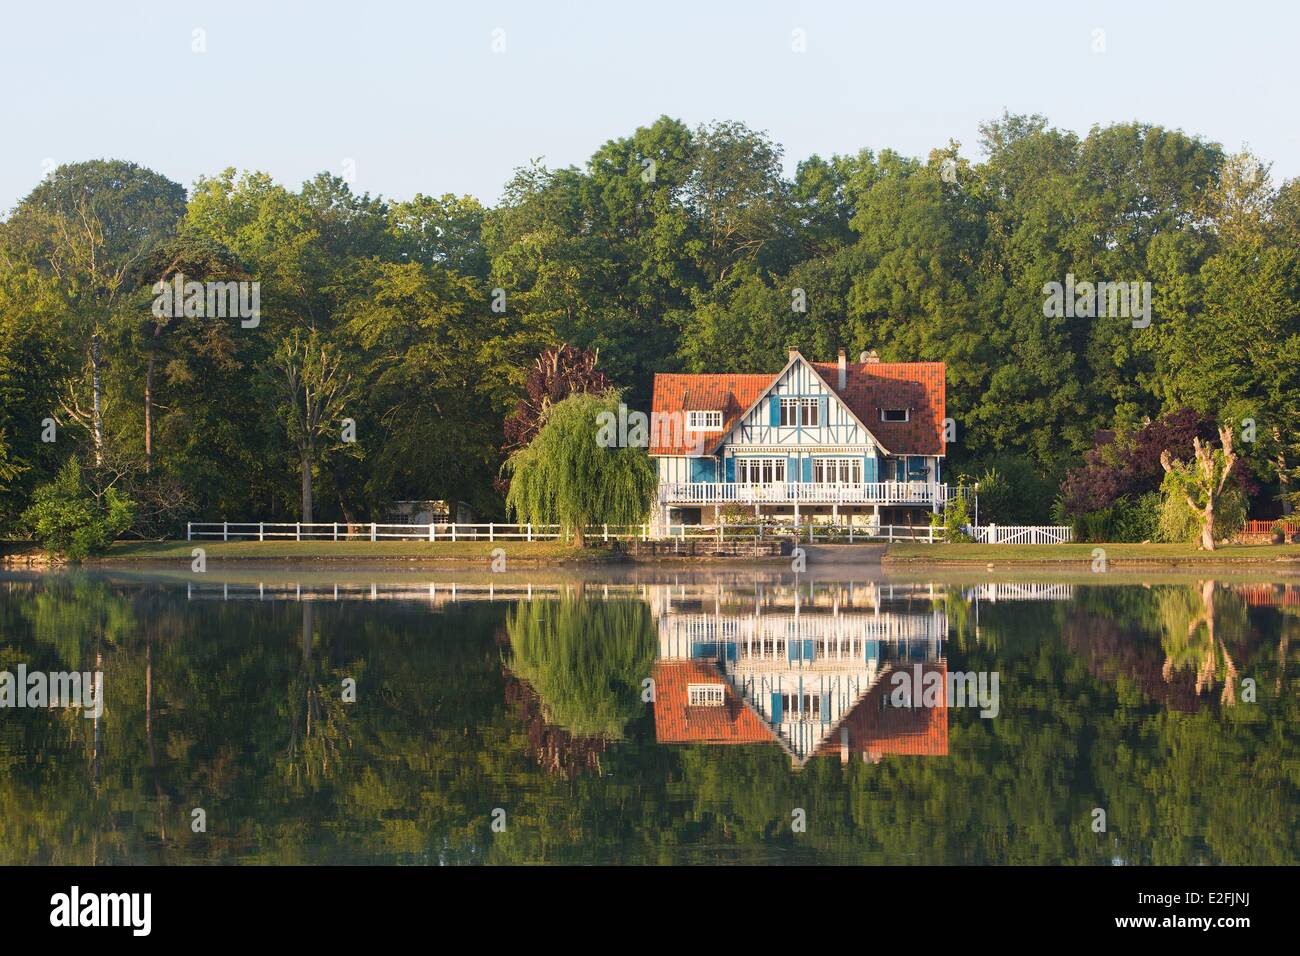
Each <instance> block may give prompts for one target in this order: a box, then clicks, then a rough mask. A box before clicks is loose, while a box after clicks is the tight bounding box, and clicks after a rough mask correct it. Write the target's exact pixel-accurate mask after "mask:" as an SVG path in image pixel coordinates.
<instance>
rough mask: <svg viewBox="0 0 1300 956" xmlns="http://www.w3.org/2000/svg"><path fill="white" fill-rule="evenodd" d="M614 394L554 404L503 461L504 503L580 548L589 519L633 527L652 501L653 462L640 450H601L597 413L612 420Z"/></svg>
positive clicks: (523, 518) (584, 396) (525, 519)
mask: <svg viewBox="0 0 1300 956" xmlns="http://www.w3.org/2000/svg"><path fill="white" fill-rule="evenodd" d="M618 405H619V395H618V393H617V392H613V391H610V392H606V393H605V394H604V395H602V396H595V395H588V394H577V395H571V396H569V397H568V398H566V399H565V400H564V401H562V402H559V403H558V404H556V405H552V406H551V407H550V408H549V409H548V410H547V412H546V413H545V416H544V419H543V423H542V428H541V431H539V432H538V433H537V437H536V438H534V439H533V440H532V441H531V442H530V443H529V444H528V445H526V446H525V447H523V448H521V449H519V450H518V451H516V452H515V453H514V454H513V455H511V456H510V458H509V459H507V461H506V463H505V466H504V470H505V471H506V472H507V473H508V474H510V475H511V481H510V491H509V493H508V494H507V495H506V507H507V508H508V509H509V510H510V511H511V512H513V513H514V514H515V515H516V520H518V521H520V522H521V523H528V524H542V525H545V524H558V525H559V526H560V533H561V535H563V536H565V537H567V536H569V535H570V534H571V535H573V539H574V544H575V545H576V546H577V547H583V545H584V543H585V539H584V535H583V531H584V529H585V527H586V526H587V525H589V524H615V525H635V524H641V523H642V522H644V521H645V519H646V517H647V515H648V514H649V513H650V507H651V504H652V503H653V502H654V494H655V487H656V484H657V479H656V477H655V469H654V466H653V465H652V464H651V463H650V458H649V457H648V456H647V455H646V453H645V449H643V448H605V447H601V445H600V443H599V442H598V440H597V434H598V433H599V431H600V425H601V421H602V418H601V415H602V413H603V414H606V415H613V416H615V418H617V415H618Z"/></svg>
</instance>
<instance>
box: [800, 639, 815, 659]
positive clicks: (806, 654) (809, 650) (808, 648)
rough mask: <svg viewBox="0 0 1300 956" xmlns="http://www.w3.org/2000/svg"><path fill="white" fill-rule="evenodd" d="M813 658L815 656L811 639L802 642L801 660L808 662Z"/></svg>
mask: <svg viewBox="0 0 1300 956" xmlns="http://www.w3.org/2000/svg"><path fill="white" fill-rule="evenodd" d="M815 656H816V654H815V653H814V651H813V642H812V640H811V639H809V640H805V641H804V642H803V659H804V660H806V661H810V660H812V659H813V658H814V657H815Z"/></svg>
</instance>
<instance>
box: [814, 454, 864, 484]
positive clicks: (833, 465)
mask: <svg viewBox="0 0 1300 956" xmlns="http://www.w3.org/2000/svg"><path fill="white" fill-rule="evenodd" d="M813 481H814V482H816V483H817V484H819V485H835V484H839V485H860V484H862V459H861V458H814V459H813Z"/></svg>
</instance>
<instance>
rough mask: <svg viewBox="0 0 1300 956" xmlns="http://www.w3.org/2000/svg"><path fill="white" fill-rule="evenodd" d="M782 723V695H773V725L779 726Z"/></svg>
mask: <svg viewBox="0 0 1300 956" xmlns="http://www.w3.org/2000/svg"><path fill="white" fill-rule="evenodd" d="M780 722H781V695H780V694H773V695H772V723H774V724H779V723H780Z"/></svg>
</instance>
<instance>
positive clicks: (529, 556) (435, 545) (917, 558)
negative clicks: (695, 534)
mask: <svg viewBox="0 0 1300 956" xmlns="http://www.w3.org/2000/svg"><path fill="white" fill-rule="evenodd" d="M802 547H804V548H805V549H806V558H807V564H808V566H809V567H811V566H812V565H814V564H825V563H834V564H838V565H844V566H850V565H868V564H869V565H877V564H880V565H884V566H886V567H891V566H892V567H908V566H912V567H936V568H942V567H953V568H971V567H981V568H982V567H987V566H989V565H992V566H993V567H996V568H1008V567H1024V568H1051V567H1054V568H1060V569H1063V570H1064V569H1074V570H1078V569H1084V570H1088V569H1091V568H1092V566H1093V563H1094V561H1096V559H1097V555H1096V553H1095V552H1096V550H1097V549H1098V548H1100V549H1102V550H1103V551H1104V552H1105V559H1106V565H1107V569H1108V570H1109V569H1111V568H1129V569H1137V568H1144V567H1145V568H1173V569H1178V568H1204V567H1208V566H1214V567H1223V568H1234V567H1236V568H1240V567H1256V568H1262V567H1268V568H1271V569H1272V568H1276V569H1281V570H1284V571H1286V572H1287V573H1300V545H1296V544H1289V545H1273V544H1268V545H1224V546H1223V547H1221V548H1219V549H1218V550H1216V551H1214V552H1213V553H1207V552H1204V551H1200V550H1199V549H1197V548H1196V546H1195V545H1190V544H1189V545H1182V544H1106V545H1100V544H1037V545H1008V544H998V545H983V544H925V543H912V542H907V543H894V544H889V545H885V544H883V543H872V544H861V545H837V546H807V545H804V546H802ZM195 548H202V549H203V553H204V559H205V560H206V561H207V562H208V563H209V564H212V563H218V564H220V563H223V562H231V563H234V562H240V563H267V564H272V563H273V564H278V565H284V566H289V567H301V566H304V565H307V566H318V567H339V566H342V565H348V566H353V567H355V566H360V565H366V566H371V565H374V566H380V567H394V568H396V567H421V566H430V567H444V568H445V567H455V568H471V569H472V568H489V567H491V565H492V563H493V561H494V560H501V559H504V562H505V565H506V566H507V567H512V568H535V567H550V566H557V567H558V566H571V567H591V566H602V565H615V564H619V563H622V562H628V561H635V562H637V563H644V564H656V565H657V564H664V565H702V564H723V565H730V566H733V567H745V566H752V565H760V564H761V565H773V566H775V565H788V564H789V562H790V560H791V559H790V558H789V557H788V556H786V557H771V556H768V557H751V556H748V555H745V554H738V555H735V556H717V555H709V556H688V555H684V554H674V553H672V552H665V553H662V554H654V555H638V556H636V557H632V556H630V555H628V554H626V553H624V552H623V551H621V550H614V549H611V548H606V547H600V546H596V547H587V548H576V547H574V546H573V545H570V544H563V543H560V542H556V541H495V542H490V541H338V542H333V541H331V542H320V541H203V542H197V541H129V542H128V541H119V542H117V543H116V544H114V545H113V546H112V547H111V548H110V549H109V551H108V553H107V554H104V555H99V556H97V557H95V558H92V559H90V560H88V561H86V562H85V564H86V566H90V567H98V566H131V565H182V564H183V565H186V566H188V565H190V564H191V563H192V562H193V560H194V554H193V552H194V549H195ZM3 551H4V561H3V564H4V567H6V568H9V569H15V570H18V569H31V570H40V569H44V568H48V567H51V566H57V565H58V564H61V563H62V562H58V561H55V562H50V561H49V560H48V558H47V556H46V554H45V552H44V551H43V550H41V549H40V548H39V547H36V546H34V545H30V544H17V543H10V544H9V545H8V546H6V547H5V548H4V549H3ZM823 552H834V554H827V553H823Z"/></svg>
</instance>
